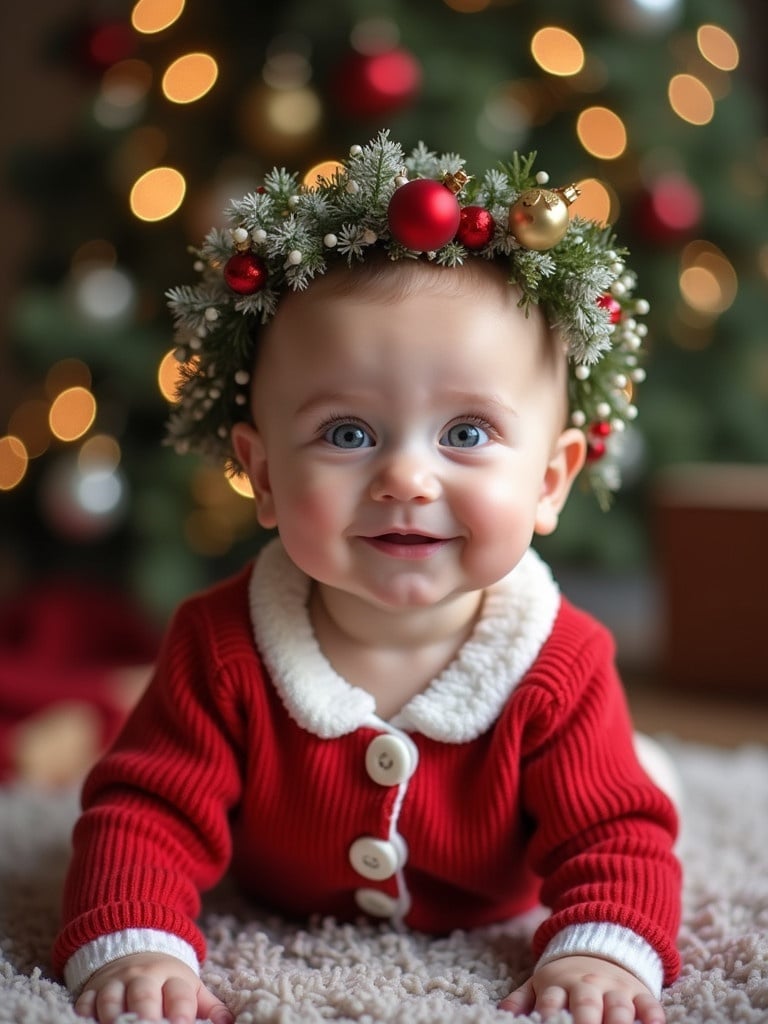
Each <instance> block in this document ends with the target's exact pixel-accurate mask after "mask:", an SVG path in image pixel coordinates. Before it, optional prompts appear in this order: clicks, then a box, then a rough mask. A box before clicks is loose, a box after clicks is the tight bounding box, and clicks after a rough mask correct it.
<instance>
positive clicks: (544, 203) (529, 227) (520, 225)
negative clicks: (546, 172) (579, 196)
mask: <svg viewBox="0 0 768 1024" xmlns="http://www.w3.org/2000/svg"><path fill="white" fill-rule="evenodd" d="M574 198H575V196H574ZM572 201H573V200H570V201H569V200H568V199H567V198H566V195H565V194H564V193H563V192H562V191H560V190H558V191H555V190H554V189H549V188H529V189H527V190H526V191H525V192H523V193H521V194H520V195H519V196H518V198H517V199H516V200H515V202H514V203H513V204H512V206H510V208H509V230H510V231H511V233H512V234H513V235H514V237H515V238H516V239H517V241H518V242H519V243H520V245H524V246H525V247H526V249H536V250H537V251H538V252H543V251H544V250H546V249H551V248H553V246H555V245H557V243H558V242H559V241H560V240H561V239H562V238H563V236H564V235H565V232H566V231H567V230H568V206H569V205H570V202H572Z"/></svg>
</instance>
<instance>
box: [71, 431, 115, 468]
mask: <svg viewBox="0 0 768 1024" xmlns="http://www.w3.org/2000/svg"><path fill="white" fill-rule="evenodd" d="M121 458H122V452H121V451H120V445H119V444H118V442H117V441H116V440H115V438H114V437H111V436H110V435H109V434H94V435H93V437H89V438H88V440H87V441H85V442H84V443H83V445H82V447H81V448H80V451H79V452H78V453H77V465H78V467H79V469H80V471H81V472H87V471H88V470H101V471H108V472H112V471H113V470H115V469H117V467H118V466H119V465H120V459H121Z"/></svg>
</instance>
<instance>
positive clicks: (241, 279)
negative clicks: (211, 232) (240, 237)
mask: <svg viewBox="0 0 768 1024" xmlns="http://www.w3.org/2000/svg"><path fill="white" fill-rule="evenodd" d="M224 280H225V281H226V282H227V284H228V285H229V287H230V288H231V289H232V291H233V292H237V294H238V295H253V294H255V293H256V292H257V291H259V289H261V288H263V287H264V285H265V284H266V281H267V265H266V263H265V262H264V260H263V259H262V258H261V257H260V256H256V255H255V253H252V252H236V253H234V254H233V255H232V256H230V257H229V259H228V260H227V262H226V263H225V264H224Z"/></svg>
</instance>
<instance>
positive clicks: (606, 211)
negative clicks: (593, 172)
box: [571, 178, 619, 225]
mask: <svg viewBox="0 0 768 1024" xmlns="http://www.w3.org/2000/svg"><path fill="white" fill-rule="evenodd" d="M578 187H579V189H580V190H581V195H580V196H579V199H578V203H577V204H575V205H574V206H573V207H571V209H572V211H573V214H574V216H576V215H578V216H579V217H584V218H585V219H586V220H594V221H597V223H598V224H605V225H607V224H613V223H614V222H615V221H616V220H617V218H618V216H619V200H618V196H617V195H616V193H615V192H614V191H613V189H612V188H611V187H610V186H609V185H607V184H606V183H605V182H604V181H599V180H598V179H597V178H585V179H584V180H583V181H580V182H578Z"/></svg>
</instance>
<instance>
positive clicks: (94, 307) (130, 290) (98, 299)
mask: <svg viewBox="0 0 768 1024" xmlns="http://www.w3.org/2000/svg"><path fill="white" fill-rule="evenodd" d="M74 294H75V301H76V303H77V306H78V308H79V310H80V312H81V313H83V314H84V315H85V316H86V317H88V318H89V319H90V320H96V321H98V322H101V323H106V322H108V321H116V320H122V319H123V318H125V317H127V316H128V315H129V314H130V312H131V311H132V309H133V307H134V304H135V301H136V289H135V287H134V284H133V281H132V280H131V278H130V277H129V276H128V274H126V273H125V271H124V270H120V269H118V268H117V267H93V268H92V269H90V270H88V271H86V272H85V273H82V274H80V275H79V278H78V280H77V283H76V285H75V291H74Z"/></svg>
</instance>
